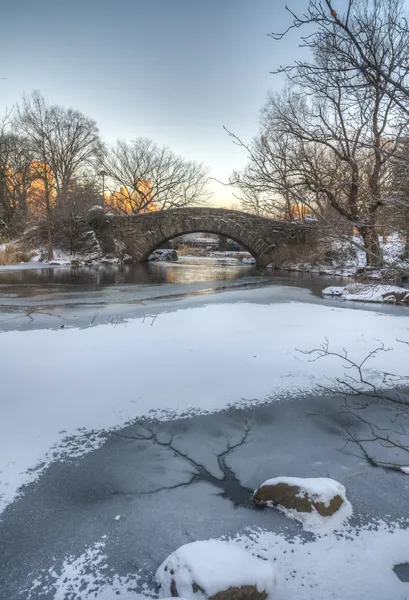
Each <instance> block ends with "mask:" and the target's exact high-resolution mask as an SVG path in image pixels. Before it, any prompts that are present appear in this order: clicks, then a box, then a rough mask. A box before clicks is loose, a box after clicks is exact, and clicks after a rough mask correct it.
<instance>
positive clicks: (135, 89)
mask: <svg viewBox="0 0 409 600" xmlns="http://www.w3.org/2000/svg"><path fill="white" fill-rule="evenodd" d="M286 1H287V2H288V3H289V4H290V6H291V7H292V8H294V9H295V10H300V8H302V7H305V3H306V0H71V1H70V2H67V1H66V0H36V1H35V2H33V1H32V0H19V1H18V2H10V1H9V0H0V14H1V25H2V26H1V35H0V57H1V59H0V113H3V112H4V111H5V110H6V108H7V107H11V106H12V105H13V104H15V102H17V101H18V100H19V99H20V98H21V95H22V94H23V93H24V92H31V91H32V90H34V89H38V90H40V91H41V93H42V94H43V95H44V96H45V98H46V99H47V100H48V101H49V102H51V103H58V104H62V105H64V106H67V107H68V106H71V107H73V108H76V109H78V110H81V111H82V112H83V113H85V114H86V115H87V116H89V117H92V118H94V119H95V120H96V121H97V123H98V125H99V128H100V131H101V135H102V137H103V138H104V139H105V140H106V141H114V140H115V139H117V138H122V139H127V140H131V139H134V138H136V137H140V136H142V137H147V138H150V139H153V140H155V141H156V142H158V143H159V144H165V145H168V146H170V147H171V148H172V149H173V150H174V151H175V152H177V153H179V154H181V155H183V156H184V157H185V158H188V159H193V160H197V161H200V162H203V163H204V164H206V165H208V166H209V167H210V169H211V175H212V176H213V177H215V178H217V179H220V180H223V181H227V179H228V176H229V174H230V173H231V171H232V170H233V169H234V168H240V167H241V166H243V165H244V164H245V162H246V156H245V153H244V151H243V150H241V149H239V148H237V147H236V146H235V145H234V144H233V143H232V140H231V139H230V138H229V136H228V135H227V133H226V132H225V131H224V130H223V126H226V127H227V128H229V129H230V130H232V131H234V132H235V133H236V134H237V135H239V136H240V137H241V138H242V139H243V140H245V141H249V140H250V139H251V138H252V136H253V135H254V134H256V133H257V129H258V116H259V110H260V108H261V106H262V105H263V103H264V100H265V98H266V94H267V91H268V90H269V89H280V87H281V86H282V82H283V80H282V79H280V78H279V77H277V76H274V75H271V74H270V71H272V70H274V69H275V68H277V67H278V66H279V65H280V64H283V63H287V62H289V61H292V60H293V59H294V58H296V57H299V56H300V55H301V54H302V52H303V51H300V49H299V48H298V34H295V35H292V36H289V37H288V38H286V39H285V40H283V41H281V42H276V41H274V40H273V39H272V38H269V37H268V35H267V34H268V33H270V32H271V31H277V30H282V29H283V28H286V26H287V25H288V24H289V22H290V17H289V15H288V13H286V11H285V3H286ZM213 190H214V192H215V195H214V197H213V199H212V203H214V204H219V205H226V204H229V203H230V202H231V201H233V202H235V199H234V198H233V199H232V197H231V194H230V192H229V190H228V189H227V188H224V187H223V186H219V185H216V184H215V185H214V186H213Z"/></svg>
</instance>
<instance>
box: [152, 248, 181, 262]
mask: <svg viewBox="0 0 409 600" xmlns="http://www.w3.org/2000/svg"><path fill="white" fill-rule="evenodd" d="M178 259H179V257H178V253H177V252H176V250H173V249H172V248H169V249H166V250H154V251H153V252H152V254H151V255H150V257H149V258H148V260H154V261H155V260H166V261H168V262H175V261H177V260H178Z"/></svg>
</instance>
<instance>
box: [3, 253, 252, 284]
mask: <svg viewBox="0 0 409 600" xmlns="http://www.w3.org/2000/svg"><path fill="white" fill-rule="evenodd" d="M255 273H257V269H256V268H255V267H254V266H252V265H242V264H240V263H223V262H222V261H218V262H216V261H211V260H209V261H200V262H199V261H198V262H195V261H189V262H186V263H182V262H179V263H160V262H156V263H142V264H138V265H127V266H120V267H118V266H109V265H104V266H99V267H78V268H71V267H55V268H41V267H40V268H39V269H27V270H19V271H3V272H1V271H0V286H1V285H19V284H20V285H34V286H35V285H41V286H42V287H47V286H49V285H54V284H57V285H67V286H71V285H74V286H85V287H86V288H87V289H91V290H93V289H97V288H98V287H100V286H104V285H115V284H127V283H130V284H155V283H157V284H159V283H176V284H177V283H180V284H183V283H193V282H196V281H197V282H200V281H219V280H228V279H229V280H230V279H240V278H241V277H248V276H249V275H252V274H255Z"/></svg>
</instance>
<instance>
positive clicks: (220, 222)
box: [110, 208, 305, 266]
mask: <svg viewBox="0 0 409 600" xmlns="http://www.w3.org/2000/svg"><path fill="white" fill-rule="evenodd" d="M110 220H111V222H112V224H113V226H114V228H115V230H116V231H115V233H114V235H115V237H118V238H121V236H122V239H123V241H124V242H125V243H126V247H127V248H128V252H130V254H131V255H132V257H133V259H134V260H135V261H136V262H143V261H146V260H148V257H149V256H150V255H151V254H152V252H153V251H154V250H155V249H156V248H158V247H160V246H161V245H163V244H165V243H166V242H168V241H169V240H171V239H173V238H176V237H179V236H181V235H185V234H188V233H198V232H204V233H213V234H217V235H223V236H225V237H227V238H230V239H232V240H234V241H236V242H237V243H239V244H240V245H241V246H243V248H245V249H246V250H247V251H248V252H250V254H251V255H252V256H253V257H254V258H255V259H256V261H257V263H258V264H259V265H260V266H265V265H267V264H269V263H270V262H272V260H273V256H274V252H275V250H276V248H277V247H278V246H279V245H280V244H284V243H286V242H288V241H289V240H294V241H301V238H303V236H304V234H305V231H304V230H305V227H304V226H302V225H292V224H289V223H286V222H284V221H275V220H273V219H267V218H264V217H258V216H257V215H251V214H248V213H243V212H240V211H236V210H226V209H222V208H179V209H173V210H167V211H158V212H152V213H146V214H143V215H135V216H130V217H110Z"/></svg>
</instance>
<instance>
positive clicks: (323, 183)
mask: <svg viewBox="0 0 409 600" xmlns="http://www.w3.org/2000/svg"><path fill="white" fill-rule="evenodd" d="M343 6H345V3H343ZM287 10H288V12H289V15H290V19H291V22H290V25H289V27H288V29H287V30H286V31H285V32H281V33H273V34H271V36H272V38H274V40H276V41H277V42H279V41H280V40H281V39H283V38H284V37H285V36H287V35H288V34H289V33H290V32H291V31H294V30H300V31H304V29H305V34H304V35H303V36H302V38H301V39H302V43H301V44H302V46H303V47H304V48H305V56H306V57H307V58H306V59H302V60H299V61H296V62H294V63H292V64H289V65H283V66H281V67H280V68H279V69H278V70H277V71H276V73H277V74H280V75H281V76H284V77H285V86H284V89H283V90H282V91H281V92H280V93H270V94H269V96H268V98H267V101H266V103H265V105H264V107H263V109H262V111H261V122H260V133H259V135H257V136H256V137H255V138H254V139H253V140H252V142H251V143H249V144H245V143H244V142H242V141H241V140H240V139H239V138H238V137H237V136H235V135H233V134H231V135H232V136H233V137H234V141H235V142H236V143H237V144H239V145H241V146H243V147H244V148H245V149H246V151H247V153H248V157H249V160H248V164H247V166H246V167H245V168H244V169H243V170H241V171H235V172H234V173H233V174H232V176H231V178H230V185H233V186H235V188H236V189H237V190H238V195H239V197H240V200H241V205H242V207H243V209H245V210H248V211H251V212H256V213H258V214H264V215H271V216H274V215H277V214H282V213H283V211H284V212H285V214H286V215H287V216H288V217H289V218H291V217H294V216H295V215H298V213H299V207H300V206H301V207H304V209H306V210H307V211H308V213H312V214H313V215H315V217H316V218H317V219H318V223H319V224H320V225H321V227H322V228H324V229H326V230H327V231H329V232H330V233H332V234H333V235H339V234H345V235H351V234H352V233H356V234H358V235H359V236H360V238H361V240H362V244H363V246H364V248H365V251H366V255H367V263H368V264H369V265H373V266H379V265H381V264H382V260H383V257H382V252H381V248H380V244H379V234H382V233H391V232H397V233H398V234H399V235H400V236H402V238H403V239H404V240H405V241H406V247H405V254H406V256H409V79H408V77H409V28H408V21H407V15H406V12H405V7H404V3H403V1H402V0H348V1H347V2H346V7H345V10H344V12H343V13H342V14H338V12H337V11H336V7H335V2H334V0H309V2H308V4H307V6H306V10H305V12H304V13H302V14H297V13H295V12H293V11H292V10H291V9H290V8H288V9H287ZM229 133H230V132H229Z"/></svg>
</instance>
